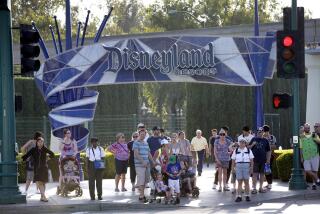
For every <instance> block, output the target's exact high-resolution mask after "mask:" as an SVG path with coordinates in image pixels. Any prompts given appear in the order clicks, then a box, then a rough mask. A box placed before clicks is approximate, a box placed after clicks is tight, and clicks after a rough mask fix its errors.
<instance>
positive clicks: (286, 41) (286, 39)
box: [282, 36, 293, 47]
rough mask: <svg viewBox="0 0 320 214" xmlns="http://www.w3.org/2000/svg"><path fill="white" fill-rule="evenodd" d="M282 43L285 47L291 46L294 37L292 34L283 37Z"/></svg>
mask: <svg viewBox="0 0 320 214" xmlns="http://www.w3.org/2000/svg"><path fill="white" fill-rule="evenodd" d="M282 44H283V46H285V47H290V46H292V45H293V38H292V37H291V36H285V37H284V38H283V39H282Z"/></svg>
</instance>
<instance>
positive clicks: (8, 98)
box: [0, 0, 26, 204]
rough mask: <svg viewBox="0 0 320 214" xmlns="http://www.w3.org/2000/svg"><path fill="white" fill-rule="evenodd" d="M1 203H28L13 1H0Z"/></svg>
mask: <svg viewBox="0 0 320 214" xmlns="http://www.w3.org/2000/svg"><path fill="white" fill-rule="evenodd" d="M0 47H1V48H0V106H1V113H0V124H1V128H0V152H1V157H0V158H1V159H0V204H15V203H26V196H25V195H21V192H20V191H19V187H18V175H17V172H18V165H17V161H16V156H15V141H16V132H15V112H14V109H15V108H14V83H13V59H12V36H11V1H10V0H6V1H5V0H1V1H0Z"/></svg>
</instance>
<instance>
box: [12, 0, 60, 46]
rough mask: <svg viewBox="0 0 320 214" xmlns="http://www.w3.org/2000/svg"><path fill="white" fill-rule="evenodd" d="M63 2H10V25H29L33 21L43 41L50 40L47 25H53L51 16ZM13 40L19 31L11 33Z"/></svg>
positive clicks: (54, 0) (57, 0)
mask: <svg viewBox="0 0 320 214" xmlns="http://www.w3.org/2000/svg"><path fill="white" fill-rule="evenodd" d="M63 6H64V0H15V1H12V25H13V26H18V25H19V24H31V22H32V21H34V22H35V23H36V25H37V27H38V29H39V31H40V32H41V35H42V37H43V38H44V39H49V38H51V34H50V30H49V25H52V24H54V20H53V16H54V15H55V14H56V12H57V10H58V8H59V7H63ZM13 36H14V40H15V41H17V40H18V38H19V31H13Z"/></svg>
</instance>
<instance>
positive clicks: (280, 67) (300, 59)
mask: <svg viewBox="0 0 320 214" xmlns="http://www.w3.org/2000/svg"><path fill="white" fill-rule="evenodd" d="M291 10H292V8H291V7H287V8H283V29H284V30H283V31H277V76H278V77H279V78H286V79H294V78H304V77H305V58H304V55H305V51H304V46H305V44H304V43H305V42H304V8H303V7H298V8H297V30H296V31H293V30H291V27H292V26H291V12H292V11H291Z"/></svg>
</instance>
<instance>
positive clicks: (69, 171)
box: [57, 156, 83, 197]
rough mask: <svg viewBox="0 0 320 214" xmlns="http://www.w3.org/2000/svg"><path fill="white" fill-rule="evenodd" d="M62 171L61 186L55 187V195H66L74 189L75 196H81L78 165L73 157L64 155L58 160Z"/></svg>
mask: <svg viewBox="0 0 320 214" xmlns="http://www.w3.org/2000/svg"><path fill="white" fill-rule="evenodd" d="M59 167H61V171H62V182H61V186H60V187H59V186H58V187H57V195H59V194H61V195H62V196H65V197H67V196H68V194H69V193H70V192H72V191H76V196H79V197H80V196H82V193H83V191H82V189H81V187H80V176H79V165H78V161H77V159H76V158H75V157H71V156H69V157H65V158H63V159H62V160H61V161H60V166H59Z"/></svg>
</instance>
